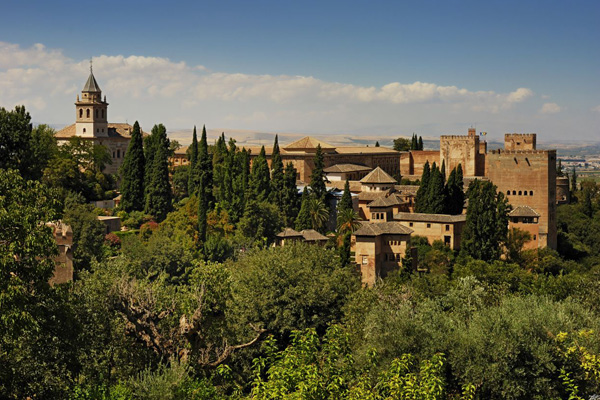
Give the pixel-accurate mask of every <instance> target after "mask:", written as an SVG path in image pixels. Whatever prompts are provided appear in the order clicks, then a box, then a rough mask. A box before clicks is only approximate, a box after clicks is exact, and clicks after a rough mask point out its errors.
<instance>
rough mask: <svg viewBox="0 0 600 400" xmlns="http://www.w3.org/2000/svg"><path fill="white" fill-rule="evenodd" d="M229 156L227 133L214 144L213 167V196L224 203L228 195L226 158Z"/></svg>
mask: <svg viewBox="0 0 600 400" xmlns="http://www.w3.org/2000/svg"><path fill="white" fill-rule="evenodd" d="M227 158H228V150H227V142H226V141H225V133H221V136H219V138H218V139H217V143H216V144H215V145H214V146H213V153H212V167H213V197H214V199H215V202H218V203H223V202H225V201H226V200H227V199H228V197H227V190H228V189H227V183H226V180H227V179H228V176H227V170H226V168H227V165H226V162H225V160H227Z"/></svg>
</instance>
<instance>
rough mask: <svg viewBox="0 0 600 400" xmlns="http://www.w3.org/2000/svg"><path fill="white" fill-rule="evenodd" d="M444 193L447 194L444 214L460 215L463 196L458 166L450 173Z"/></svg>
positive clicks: (460, 171) (460, 168)
mask: <svg viewBox="0 0 600 400" xmlns="http://www.w3.org/2000/svg"><path fill="white" fill-rule="evenodd" d="M446 192H447V194H448V199H447V203H446V205H447V208H446V213H447V214H453V215H456V214H462V211H463V205H464V202H465V198H464V197H465V194H464V192H463V181H462V167H461V166H460V164H459V165H458V167H457V168H454V169H453V170H452V172H450V176H449V177H448V182H447V183H446Z"/></svg>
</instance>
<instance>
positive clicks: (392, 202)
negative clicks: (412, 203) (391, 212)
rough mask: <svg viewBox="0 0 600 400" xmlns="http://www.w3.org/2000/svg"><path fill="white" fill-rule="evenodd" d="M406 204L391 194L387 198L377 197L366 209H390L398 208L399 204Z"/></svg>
mask: <svg viewBox="0 0 600 400" xmlns="http://www.w3.org/2000/svg"><path fill="white" fill-rule="evenodd" d="M406 203H407V202H406V201H404V200H402V199H401V198H400V196H398V195H397V194H395V193H392V194H391V195H389V196H383V197H379V198H377V199H375V200H373V201H372V202H370V203H369V204H368V205H367V207H369V208H377V207H392V206H399V205H400V204H406Z"/></svg>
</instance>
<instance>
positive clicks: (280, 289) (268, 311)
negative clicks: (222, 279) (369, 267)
mask: <svg viewBox="0 0 600 400" xmlns="http://www.w3.org/2000/svg"><path fill="white" fill-rule="evenodd" d="M231 272H232V274H233V279H234V285H235V291H234V293H233V304H232V306H233V307H235V320H236V321H237V323H238V324H239V325H240V326H247V324H248V323H253V324H255V325H259V326H262V327H264V328H266V329H267V330H268V332H269V333H272V334H276V335H278V336H280V337H285V336H287V335H289V334H290V333H291V332H292V331H293V330H296V329H305V328H315V329H317V331H318V332H321V333H323V332H324V331H325V328H326V327H327V326H328V324H330V323H335V322H337V321H339V319H340V317H341V307H342V305H343V304H344V302H345V301H346V297H347V296H348V295H349V294H350V293H351V292H353V291H355V290H357V289H358V284H359V282H358V278H357V277H356V276H354V275H353V274H352V272H351V271H350V270H348V269H346V268H341V267H340V265H339V259H338V257H337V256H336V254H335V251H334V250H330V249H324V248H322V247H320V246H314V245H308V244H304V243H298V244H290V245H287V244H286V246H284V247H275V248H272V249H263V250H254V251H251V252H250V253H249V254H248V255H246V256H244V257H241V258H240V259H239V260H238V261H237V262H235V263H234V264H233V265H232V266H231Z"/></svg>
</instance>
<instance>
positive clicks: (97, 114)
mask: <svg viewBox="0 0 600 400" xmlns="http://www.w3.org/2000/svg"><path fill="white" fill-rule="evenodd" d="M96 118H98V110H96Z"/></svg>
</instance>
